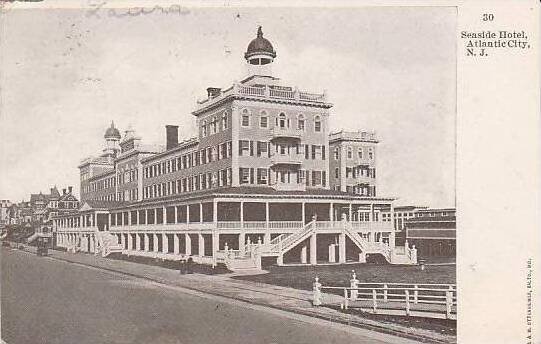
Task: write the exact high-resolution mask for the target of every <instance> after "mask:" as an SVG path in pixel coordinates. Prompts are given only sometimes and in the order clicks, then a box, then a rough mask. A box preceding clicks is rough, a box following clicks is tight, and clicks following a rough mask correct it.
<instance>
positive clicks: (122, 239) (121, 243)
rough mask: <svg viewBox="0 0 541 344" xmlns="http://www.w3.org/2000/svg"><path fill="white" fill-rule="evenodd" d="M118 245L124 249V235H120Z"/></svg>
mask: <svg viewBox="0 0 541 344" xmlns="http://www.w3.org/2000/svg"><path fill="white" fill-rule="evenodd" d="M120 245H122V248H124V247H126V246H125V241H124V233H120Z"/></svg>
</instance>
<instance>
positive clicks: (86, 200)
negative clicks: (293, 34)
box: [54, 28, 417, 270]
mask: <svg viewBox="0 0 541 344" xmlns="http://www.w3.org/2000/svg"><path fill="white" fill-rule="evenodd" d="M244 57H245V60H246V67H247V70H248V74H247V76H246V77H245V78H244V79H243V80H242V81H240V82H238V83H234V84H233V85H231V86H229V87H227V88H224V89H220V88H214V87H209V88H208V89H207V92H208V97H207V99H205V100H203V101H199V102H198V103H197V104H196V108H195V110H194V111H193V112H192V114H193V115H194V116H195V119H196V123H197V128H198V132H197V135H196V136H195V137H193V138H189V139H186V140H182V141H179V138H178V127H177V126H172V125H167V126H166V145H165V147H160V146H149V145H145V144H143V143H142V140H141V138H140V137H139V136H138V135H137V134H136V132H135V131H134V130H131V129H130V130H126V131H125V133H124V135H121V134H120V132H119V130H118V129H117V128H115V126H114V124H113V123H111V126H110V127H109V128H108V129H107V130H106V132H105V136H104V137H105V141H106V147H105V149H104V150H103V153H102V154H101V155H100V156H98V157H89V158H87V159H85V160H83V161H82V162H81V164H80V166H79V169H80V176H81V204H82V205H81V208H80V209H79V211H78V212H74V213H72V214H71V215H65V216H61V217H57V218H56V219H55V220H54V224H55V231H56V243H57V245H58V246H61V247H65V248H67V249H70V250H73V251H84V252H96V253H98V252H101V253H102V254H103V255H107V254H108V253H110V252H122V254H127V255H140V256H150V257H159V258H163V259H172V260H177V259H184V258H186V257H192V259H193V260H194V261H195V262H199V263H202V264H212V265H216V264H225V265H227V267H228V268H229V269H231V270H236V269H250V268H261V265H262V262H263V264H278V265H283V264H322V263H325V264H328V263H345V262H353V261H355V262H359V261H360V262H364V261H366V258H367V256H369V257H372V256H376V257H379V258H380V259H385V260H386V261H388V262H389V263H393V264H395V263H396V264H415V263H416V261H417V257H416V250H415V248H414V247H413V248H410V247H408V245H407V243H406V246H402V247H395V238H394V236H395V230H394V226H393V222H392V221H391V219H392V218H393V216H392V214H393V199H392V198H383V197H379V196H376V195H377V183H376V168H375V166H376V159H377V155H376V145H377V143H378V141H377V138H376V136H375V134H374V133H373V132H364V131H355V132H349V131H348V132H346V131H341V132H335V133H330V132H329V116H330V112H329V110H330V108H331V107H332V104H331V103H330V102H328V100H327V95H326V94H325V93H317V92H306V91H303V90H300V89H298V88H297V87H296V86H291V85H288V84H287V83H285V82H284V81H282V80H281V79H279V78H276V77H274V76H273V75H272V65H273V62H274V59H275V58H276V52H275V50H274V48H273V46H272V44H271V43H270V42H269V41H268V40H267V39H266V38H264V37H263V32H262V30H261V28H259V29H258V32H257V37H256V38H255V39H253V40H252V41H251V42H250V44H249V45H248V48H247V51H246V53H245V55H244ZM383 214H386V215H388V214H390V216H383Z"/></svg>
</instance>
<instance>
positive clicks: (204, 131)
mask: <svg viewBox="0 0 541 344" xmlns="http://www.w3.org/2000/svg"><path fill="white" fill-rule="evenodd" d="M201 128H202V129H203V132H202V134H203V137H205V136H207V121H203V124H202V125H201Z"/></svg>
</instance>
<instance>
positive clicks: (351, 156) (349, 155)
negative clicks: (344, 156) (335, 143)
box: [348, 147, 353, 159]
mask: <svg viewBox="0 0 541 344" xmlns="http://www.w3.org/2000/svg"><path fill="white" fill-rule="evenodd" d="M352 158H353V150H352V149H351V147H348V159H352Z"/></svg>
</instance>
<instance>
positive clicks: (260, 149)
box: [257, 141, 269, 156]
mask: <svg viewBox="0 0 541 344" xmlns="http://www.w3.org/2000/svg"><path fill="white" fill-rule="evenodd" d="M268 148H269V146H268V144H267V142H261V141H257V156H268V154H269V149H268Z"/></svg>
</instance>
